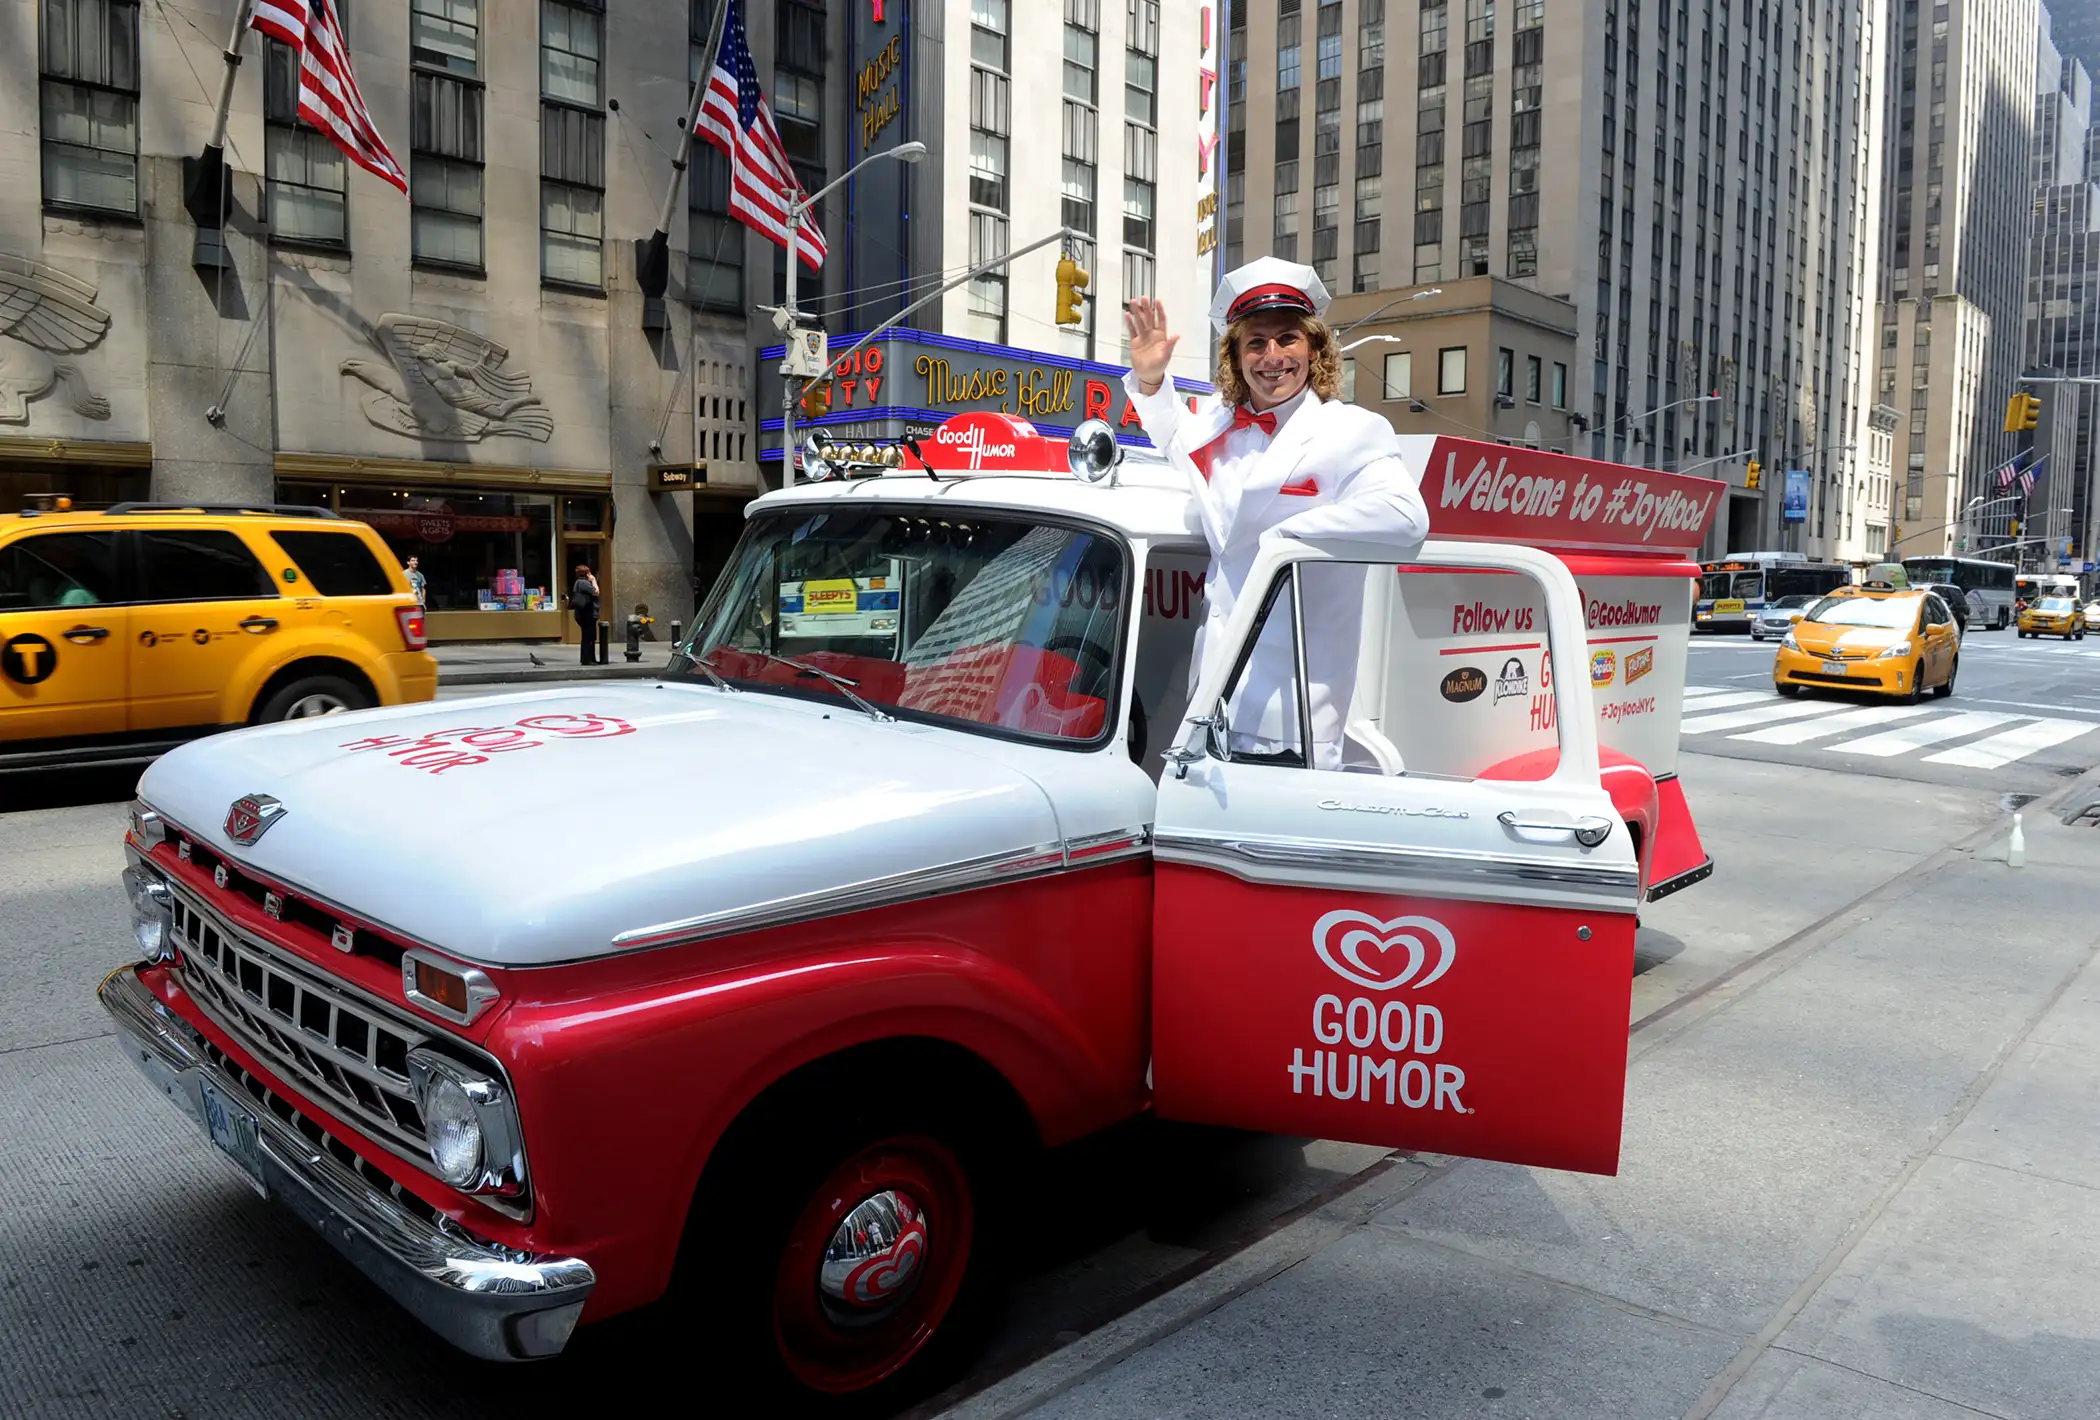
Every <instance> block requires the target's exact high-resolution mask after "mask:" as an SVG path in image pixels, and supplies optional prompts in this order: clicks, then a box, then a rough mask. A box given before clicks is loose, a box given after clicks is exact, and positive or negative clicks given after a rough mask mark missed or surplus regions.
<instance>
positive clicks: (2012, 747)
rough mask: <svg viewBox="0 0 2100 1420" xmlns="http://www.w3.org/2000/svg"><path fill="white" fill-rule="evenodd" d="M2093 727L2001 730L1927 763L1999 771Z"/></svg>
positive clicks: (2042, 725)
mask: <svg viewBox="0 0 2100 1420" xmlns="http://www.w3.org/2000/svg"><path fill="white" fill-rule="evenodd" d="M2092 728H2093V727H2092V726H2091V725H2088V724H2081V723H2080V722H2079V721H2077V720H2034V721H2031V722H2029V723H2028V724H2025V725H2019V726H2015V727H2014V728H2012V729H2010V730H2005V731H2001V732H2000V733H1998V734H1995V735H1992V736H1990V737H1988V738H1987V739H1980V740H1977V741H1976V742H1975V743H1974V744H1965V745H1963V746H1961V747H1960V748H1959V749H1948V750H1941V751H1940V752H1939V753H1938V754H1928V755H1926V756H1925V762H1926V763H1927V764H1960V765H1966V766H1968V767H1969V768H1971V769H1996V768H1998V767H1999V766H2000V765H2003V764H2010V763H2012V762H2013V761H2014V760H2016V759H2024V758H2026V757H2027V756H2028V755H2030V754H2033V753H2034V752H2035V751H2036V750H2038V749H2047V748H2049V746H2051V745H2060V744H2062V743H2063V742H2064V741H2066V740H2075V739H2077V738H2078V737H2079V736H2080V735H2082V734H2085V733H2086V732H2087V731H2088V730H2091V729H2092Z"/></svg>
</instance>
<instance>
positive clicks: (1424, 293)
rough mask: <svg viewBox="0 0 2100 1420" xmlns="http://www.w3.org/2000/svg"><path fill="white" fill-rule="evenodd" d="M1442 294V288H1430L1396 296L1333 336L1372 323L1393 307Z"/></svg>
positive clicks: (1359, 317) (1345, 333)
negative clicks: (1368, 322)
mask: <svg viewBox="0 0 2100 1420" xmlns="http://www.w3.org/2000/svg"><path fill="white" fill-rule="evenodd" d="M1443 294H1444V288H1443V287H1441V286H1430V287H1427V288H1425V289H1423V290H1420V291H1416V292H1414V293H1413V294H1412V295H1407V296H1396V297H1394V298H1393V299H1392V300H1390V301H1387V302H1386V303H1385V304H1384V305H1382V306H1380V307H1379V308H1378V309H1377V310H1375V311H1373V312H1371V314H1369V315H1367V316H1358V317H1357V318H1356V319H1355V320H1353V321H1350V322H1349V324H1347V325H1345V326H1343V327H1342V328H1341V329H1340V330H1338V331H1336V332H1335V334H1336V335H1347V334H1348V333H1349V332H1350V331H1352V330H1354V329H1356V328H1357V327H1358V326H1360V325H1362V324H1364V323H1365V322H1366V321H1373V320H1376V319H1378V317H1380V316H1382V315H1384V314H1385V313H1386V312H1387V311H1389V310H1391V309H1392V308H1393V307H1395V306H1404V305H1406V304H1407V303H1408V302H1409V301H1426V300H1428V299H1429V298H1430V297H1431V296H1441V295H1443Z"/></svg>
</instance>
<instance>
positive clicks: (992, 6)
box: [970, 0, 1012, 74]
mask: <svg viewBox="0 0 2100 1420" xmlns="http://www.w3.org/2000/svg"><path fill="white" fill-rule="evenodd" d="M1010 34H1011V29H1010V24H1009V21H1008V18H1007V9H1006V0H970V62H971V63H972V64H976V65H980V66H982V67H983V68H986V69H990V70H992V71H994V72H995V73H999V74H1006V73H1010V72H1011V63H1012V61H1011V59H1010V58H1009V57H1008V37H1009V35H1010Z"/></svg>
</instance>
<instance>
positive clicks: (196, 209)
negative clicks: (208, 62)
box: [182, 0, 253, 266]
mask: <svg viewBox="0 0 2100 1420" xmlns="http://www.w3.org/2000/svg"><path fill="white" fill-rule="evenodd" d="M252 5H253V0H238V3H237V4H235V6H234V7H233V30H232V32H231V33H229V34H228V35H227V36H226V48H225V51H224V53H223V56H222V57H223V58H224V60H225V63H226V71H225V73H224V74H222V75H221V76H220V78H219V102H218V107H217V108H215V109H214V110H213V111H212V118H211V140H210V141H209V142H207V143H206V144H205V145H204V151H203V152H202V153H201V154H199V155H198V156H197V157H196V158H195V159H192V160H186V161H185V162H184V163H183V167H184V168H185V169H187V171H186V172H185V173H184V174H183V178H184V182H183V191H182V205H183V208H184V209H185V210H186V211H187V212H188V213H189V214H190V220H191V221H192V222H195V223H196V224H197V253H196V255H197V258H198V260H197V261H196V262H195V264H197V265H205V264H207V263H206V262H205V261H203V260H202V258H204V257H205V256H206V255H207V252H206V247H207V244H208V242H207V238H206V237H205V235H204V234H205V233H206V232H207V231H211V232H217V231H219V230H220V229H222V228H223V227H224V226H225V221H226V219H225V216H224V209H225V183H226V121H227V118H228V116H229V115H230V114H231V113H232V111H233V82H234V80H235V78H237V77H238V76H239V74H240V69H241V41H242V40H243V39H244V38H245V37H246V35H247V31H248V21H249V18H250V14H249V12H250V9H251V8H252ZM211 242H212V243H213V244H215V245H216V247H217V252H216V254H215V255H216V257H217V259H216V260H213V261H211V262H209V263H208V264H210V265H213V266H223V265H225V238H224V237H218V238H215V239H211Z"/></svg>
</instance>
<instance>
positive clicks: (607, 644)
mask: <svg viewBox="0 0 2100 1420" xmlns="http://www.w3.org/2000/svg"><path fill="white" fill-rule="evenodd" d="M598 664H599V665H601V666H605V665H611V664H612V623H611V622H610V621H601V622H599V623H598Z"/></svg>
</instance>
